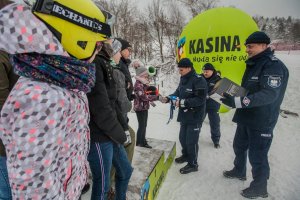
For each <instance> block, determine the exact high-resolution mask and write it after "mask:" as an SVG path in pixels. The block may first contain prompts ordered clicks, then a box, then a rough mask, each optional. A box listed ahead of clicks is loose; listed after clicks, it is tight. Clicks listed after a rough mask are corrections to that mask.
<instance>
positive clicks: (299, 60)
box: [129, 51, 300, 200]
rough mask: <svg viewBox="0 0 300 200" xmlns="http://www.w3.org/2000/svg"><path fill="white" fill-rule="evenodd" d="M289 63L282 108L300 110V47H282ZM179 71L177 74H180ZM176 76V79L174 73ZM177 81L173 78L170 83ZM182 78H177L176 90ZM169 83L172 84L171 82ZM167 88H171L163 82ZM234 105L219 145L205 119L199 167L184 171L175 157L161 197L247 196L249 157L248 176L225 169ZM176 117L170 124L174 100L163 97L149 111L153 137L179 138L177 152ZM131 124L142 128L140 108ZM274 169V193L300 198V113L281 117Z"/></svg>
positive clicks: (224, 199)
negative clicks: (231, 176) (235, 176)
mask: <svg viewBox="0 0 300 200" xmlns="http://www.w3.org/2000/svg"><path fill="white" fill-rule="evenodd" d="M276 55H277V57H278V58H280V59H281V60H282V61H283V62H284V63H285V64H286V66H287V67H288V69H289V72H290V78H289V83H288V88H287V91H286V95H285V99H284V102H283V104H282V106H281V108H282V109H286V110H290V111H293V112H296V113H298V114H300V104H299V100H300V89H299V88H300V51H293V52H290V53H289V52H277V53H276ZM175 76H176V75H175ZM169 80H172V81H173V79H169ZM170 84H171V83H169V85H170ZM176 84H177V83H174V84H173V86H174V87H173V88H172V89H168V90H170V91H164V92H165V94H168V92H169V93H172V92H173V89H174V90H175V88H176ZM165 85H168V84H166V83H165ZM162 90H166V89H164V88H162ZM233 114H234V110H231V111H230V112H228V113H224V114H221V134H222V135H221V140H220V145H221V148H220V149H214V147H213V143H212V142H211V139H210V128H209V123H208V121H207V119H206V120H205V121H204V123H203V126H202V130H201V133H200V139H199V157H198V163H199V171H198V172H194V173H190V174H187V175H182V174H180V173H179V169H180V168H181V167H183V166H184V164H176V163H173V166H172V167H171V168H170V170H169V172H168V174H167V177H166V179H165V181H164V183H163V184H162V188H161V189H160V191H159V194H158V197H157V200H210V199H211V200H239V199H244V198H243V197H242V196H241V195H240V194H239V192H240V190H242V189H244V188H246V187H248V186H249V184H250V182H251V180H252V176H251V167H250V165H249V163H248V167H247V181H244V182H243V181H239V180H228V179H225V178H223V175H222V172H223V170H229V169H231V168H232V167H233V159H234V153H233V149H232V141H233V137H234V133H235V129H236V125H235V124H234V123H233V122H232V121H231V119H232V116H233ZM176 117H177V112H175V113H174V119H173V120H172V121H171V122H170V123H169V124H168V125H167V124H166V122H167V121H168V119H169V105H168V104H161V103H160V102H157V106H156V107H151V109H150V110H149V116H148V127H147V135H146V136H147V137H151V138H157V139H165V140H171V141H176V144H177V155H180V154H181V147H180V144H179V140H178V134H179V123H178V122H176ZM129 118H130V122H129V123H130V125H131V126H132V127H133V128H134V130H137V119H136V115H135V113H130V114H129ZM269 163H270V168H271V175H270V179H269V182H268V192H269V197H268V198H267V199H272V200H275V199H276V200H297V199H300V118H299V117H298V118H297V117H293V116H289V115H288V117H287V118H283V117H281V116H280V117H279V120H278V123H277V126H276V129H275V131H274V139H273V143H272V146H271V149H270V152H269Z"/></svg>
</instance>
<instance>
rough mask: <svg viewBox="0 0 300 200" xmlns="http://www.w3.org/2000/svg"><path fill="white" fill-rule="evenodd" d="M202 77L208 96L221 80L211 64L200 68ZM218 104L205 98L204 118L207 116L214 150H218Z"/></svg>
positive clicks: (219, 134)
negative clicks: (205, 83)
mask: <svg viewBox="0 0 300 200" xmlns="http://www.w3.org/2000/svg"><path fill="white" fill-rule="evenodd" d="M202 72H203V73H202V75H203V77H204V78H205V80H206V82H207V88H208V94H209V93H210V92H211V91H212V90H213V89H214V86H215V84H216V83H217V82H218V81H219V80H221V77H220V75H219V73H218V72H217V71H216V70H215V68H214V66H213V65H212V64H211V63H205V64H204V66H203V68H202ZM219 109H220V104H219V103H218V102H216V101H214V100H213V99H211V98H209V96H207V99H206V110H205V117H206V115H208V119H209V125H210V133H211V139H212V141H213V143H214V147H215V148H216V149H218V148H220V137H221V132H220V121H221V120H220V116H219Z"/></svg>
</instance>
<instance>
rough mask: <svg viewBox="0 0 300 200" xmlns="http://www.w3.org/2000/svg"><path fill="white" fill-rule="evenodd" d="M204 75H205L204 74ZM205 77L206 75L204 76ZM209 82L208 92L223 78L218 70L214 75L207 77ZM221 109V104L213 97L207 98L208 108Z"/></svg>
mask: <svg viewBox="0 0 300 200" xmlns="http://www.w3.org/2000/svg"><path fill="white" fill-rule="evenodd" d="M202 76H203V75H202ZM203 77H204V76H203ZM205 80H206V82H207V88H208V94H210V92H211V91H212V90H213V89H214V86H215V84H216V83H217V82H218V81H219V80H221V77H220V75H219V74H218V72H216V71H214V73H213V74H212V76H211V77H210V78H205ZM219 109H220V104H219V103H218V102H216V101H214V100H213V99H211V98H208V99H207V100H206V110H216V111H217V110H219Z"/></svg>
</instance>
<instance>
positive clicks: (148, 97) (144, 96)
mask: <svg viewBox="0 0 300 200" xmlns="http://www.w3.org/2000/svg"><path fill="white" fill-rule="evenodd" d="M135 79H136V82H135V84H134V94H135V99H134V106H133V110H134V111H135V113H136V116H137V119H138V124H139V125H138V130H137V136H136V146H140V147H146V148H152V147H151V146H150V145H149V144H148V142H147V140H146V129H147V122H148V110H149V108H150V103H151V104H152V102H153V101H155V100H157V98H158V97H157V95H155V92H154V93H153V91H151V92H150V93H148V92H147V91H148V88H152V87H151V86H149V83H150V82H149V74H148V69H147V68H146V67H143V66H141V67H138V68H137V69H136V76H135ZM152 105H155V104H152Z"/></svg>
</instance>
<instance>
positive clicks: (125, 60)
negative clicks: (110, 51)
mask: <svg viewBox="0 0 300 200" xmlns="http://www.w3.org/2000/svg"><path fill="white" fill-rule="evenodd" d="M116 39H117V40H119V42H120V43H121V44H122V47H121V55H122V57H121V60H120V63H119V65H120V68H121V71H122V72H123V73H124V75H125V81H126V92H127V97H128V99H129V100H130V101H132V100H133V98H134V95H133V83H132V78H131V75H130V72H129V69H128V67H129V65H130V63H131V60H130V56H131V52H132V46H131V44H130V43H129V42H128V41H127V40H124V39H121V38H116Z"/></svg>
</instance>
